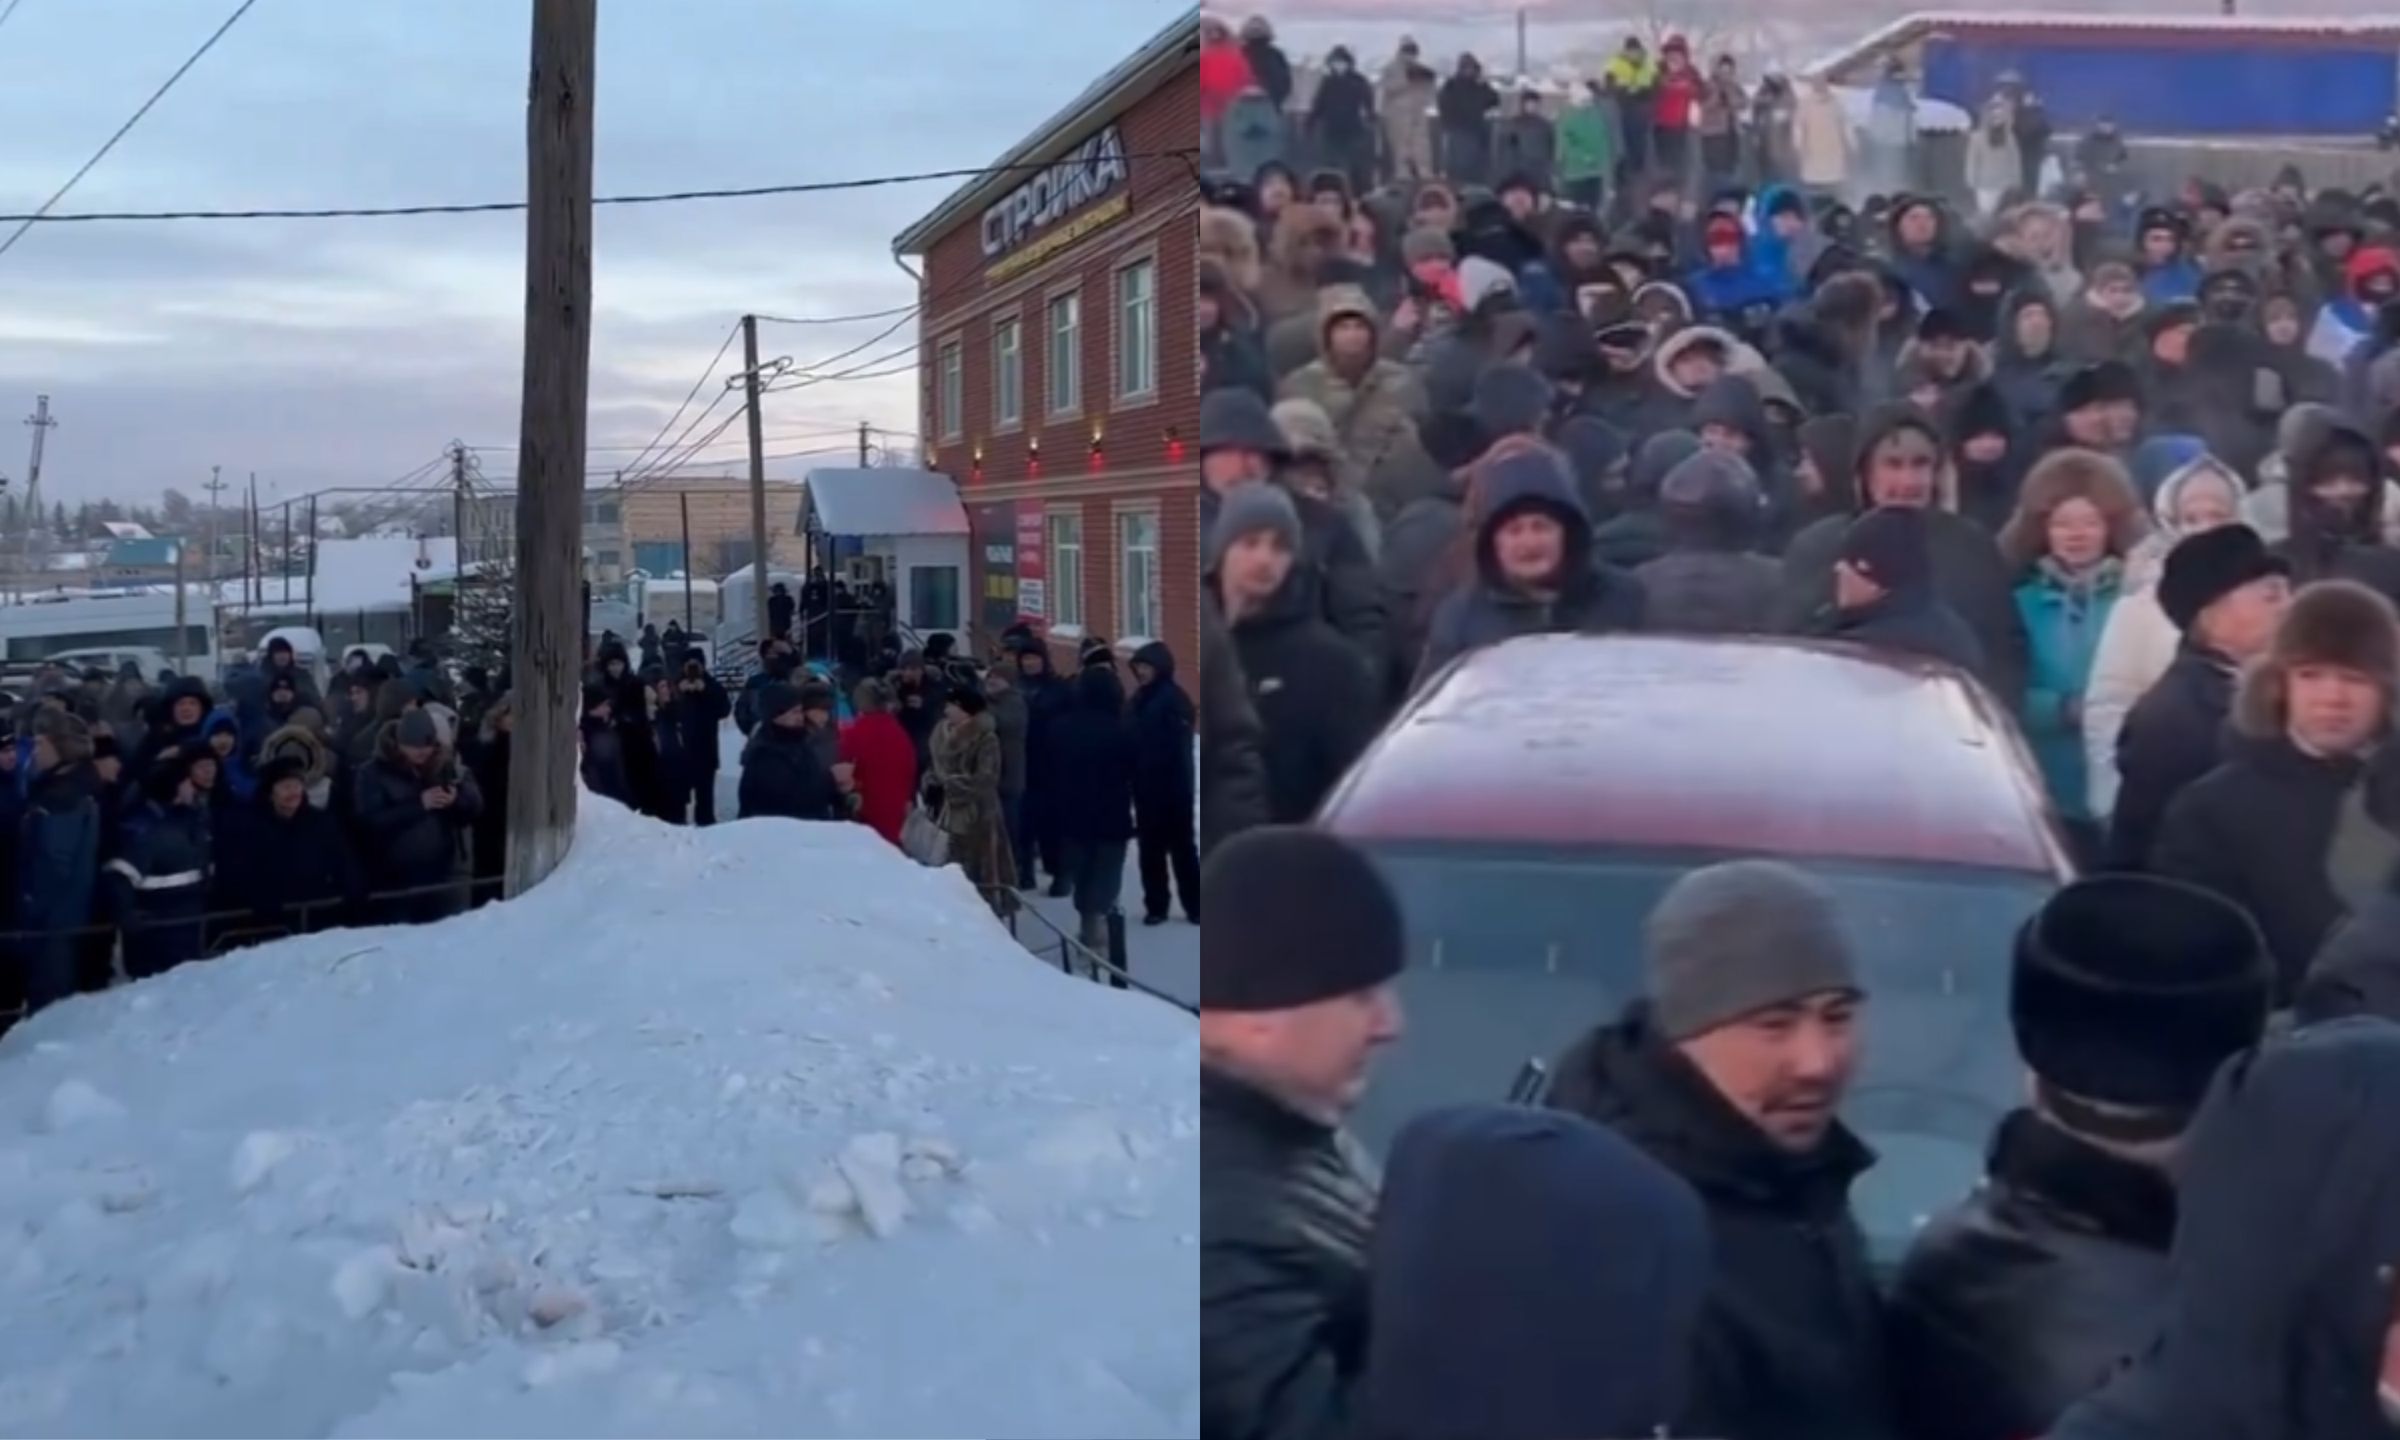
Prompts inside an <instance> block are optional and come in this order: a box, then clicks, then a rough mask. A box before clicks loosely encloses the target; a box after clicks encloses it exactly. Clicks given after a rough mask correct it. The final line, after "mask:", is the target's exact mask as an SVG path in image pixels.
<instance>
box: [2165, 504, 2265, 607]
mask: <svg viewBox="0 0 2400 1440" xmlns="http://www.w3.org/2000/svg"><path fill="white" fill-rule="evenodd" d="M2291 573H2292V566H2291V562H2290V561H2288V560H2285V559H2283V558H2282V557H2281V556H2279V555H2276V554H2274V553H2273V552H2271V551H2269V550H2268V549H2267V542H2266V541H2264V540H2261V539H2260V538H2259V537H2258V532H2257V531H2256V530H2253V529H2251V528H2250V527H2249V526H2247V525H2241V524H2234V525H2219V526H2217V527H2216V528H2215V529H2213V530H2203V531H2201V532H2200V533H2199V534H2197V535H2187V536H2185V537H2184V538H2182V539H2181V540H2178V541H2176V542H2175V544H2174V547H2173V548H2171V549H2169V550H2168V551H2167V559H2166V563H2165V564H2164V565H2163V566H2161V567H2160V569H2159V575H2158V608H2159V609H2160V610H2161V611H2163V612H2165V614H2166V617H2167V619H2168V620H2169V621H2171V622H2173V624H2174V626H2175V628H2176V629H2177V630H2183V631H2188V630H2190V629H2191V628H2192V626H2193V625H2194V624H2195V623H2197V622H2198V621H2199V619H2200V612H2201V611H2203V610H2206V609H2207V608H2208V607H2209V606H2211V605H2213V604H2215V603H2216V602H2217V601H2219V600H2221V599H2223V598H2224V597H2226V596H2227V595H2230V594H2232V593H2233V592H2234V591H2236V590H2239V589H2240V588H2242V587H2243V586H2244V585H2247V584H2249V583H2250V582H2251V581H2253V580H2264V579H2265V578H2267V577H2268V576H2270V575H2289V574H2291Z"/></svg>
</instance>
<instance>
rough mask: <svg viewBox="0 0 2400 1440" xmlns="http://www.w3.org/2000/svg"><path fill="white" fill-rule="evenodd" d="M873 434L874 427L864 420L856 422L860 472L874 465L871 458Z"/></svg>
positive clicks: (873, 445) (873, 443)
mask: <svg viewBox="0 0 2400 1440" xmlns="http://www.w3.org/2000/svg"><path fill="white" fill-rule="evenodd" d="M874 434H875V427H874V426H872V425H869V424H868V423H867V422H866V421H864V420H861V421H859V422H858V468H859V469H861V470H864V469H866V468H867V467H868V466H869V465H872V464H874V463H875V461H874V459H873V457H872V452H873V450H874V448H875V442H874V438H873V437H874Z"/></svg>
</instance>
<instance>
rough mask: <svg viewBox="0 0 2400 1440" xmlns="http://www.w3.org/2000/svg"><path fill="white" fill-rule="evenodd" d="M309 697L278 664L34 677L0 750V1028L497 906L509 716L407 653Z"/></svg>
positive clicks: (263, 661)
mask: <svg viewBox="0 0 2400 1440" xmlns="http://www.w3.org/2000/svg"><path fill="white" fill-rule="evenodd" d="M328 688H330V691H331V693H330V694H321V693H320V686H319V684H318V681H317V678H316V676H315V674H314V673H313V672H312V671H311V670H310V668H308V667H307V666H305V665H302V664H300V663H298V659H297V657H296V656H295V654H294V652H293V650H292V647H291V644H290V643H289V642H288V641H286V640H283V639H282V638H280V637H277V638H275V639H272V640H270V641H269V642H268V644H267V646H266V648H265V650H264V651H263V652H262V653H261V654H260V655H259V657H258V658H257V659H256V660H255V661H254V662H242V663H238V664H236V665H234V666H233V667H231V668H229V669H228V671H227V673H226V675H225V677H224V679H223V681H222V683H221V684H219V685H216V686H211V685H210V684H208V683H207V682H205V681H203V680H202V679H200V678H199V677H197V676H190V675H184V676H178V675H175V674H173V673H171V672H169V673H163V674H161V675H158V676H156V677H144V676H143V675H142V674H141V673H140V672H139V671H138V670H137V669H135V668H134V667H132V666H130V665H128V666H127V667H125V668H124V669H123V670H122V671H120V673H118V674H116V675H109V674H107V673H105V672H102V671H98V670H87V671H84V672H83V673H81V674H80V675H75V674H69V673H67V672H66V671H64V670H62V669H60V668H58V667H56V666H45V667H43V669H42V670H41V671H39V672H38V673H37V674H36V675H35V677H34V679H33V683H32V685H31V687H30V691H29V693H28V695H27V697H26V699H25V700H24V701H23V702H22V703H20V704H19V705H17V706H16V707H15V709H14V713H13V714H11V715H10V716H9V720H10V735H11V738H10V739H9V740H8V741H7V742H6V743H5V744H0V874H6V875H8V876H10V877H11V883H10V884H9V885H8V887H7V889H6V892H5V897H4V899H0V904H4V905H5V907H6V913H5V916H4V917H0V932H5V934H6V941H5V963H0V977H5V990H6V993H0V1023H9V1022H11V1021H13V1020H14V1018H16V1015H17V1014H19V1013H24V1014H30V1013H32V1012H33V1011H36V1010H40V1009H42V1008H43V1007H45V1006H47V1005H51V1004H54V1003H56V1002H57V1001H59V1000H62V999H65V998H66V997H67V996H69V995H72V994H75V993H77V992H82V991H95V990H102V989H106V988H108V987H109V986H110V985H112V984H114V983H117V982H118V981H119V980H139V979H143V978H145V977H147V976H152V975H158V974H162V973H164V972H166V971H168V970H171V969H173V968H174V967H176V966H177V965H181V964H183V963H185V962H187V961H191V960H196V959H200V958H202V957H204V956H207V955H211V954H215V953H218V952H220V951H222V950H224V949H226V948H229V947H232V946H235V945H241V944H249V943H255V942H257V941H261V940H265V939H272V938H277V937H280V936H283V935H288V934H295V933H300V932H303V931H312V930H319V929H325V928H329V927H332V926H337V925H347V924H360V923H400V922H415V921H424V920H433V919H439V918H441V917H443V916H445V915H450V914H455V913H457V912H458V911H460V910H463V909H465V908H467V907H468V906H469V905H470V904H474V903H480V902H482V901H484V900H489V899H494V898H497V896H498V893H499V886H500V882H501V879H502V876H503V874H504V867H505V848H504V847H505V832H504V829H503V823H504V817H505V815H506V811H507V793H508V770H509V743H510V734H511V732H512V730H513V728H514V708H513V706H512V704H511V702H510V699H509V697H508V696H507V695H506V694H505V693H503V692H502V691H500V690H499V689H497V688H495V687H494V686H493V685H492V684H491V683H490V677H488V676H487V675H485V674H484V673H483V672H481V671H480V670H477V669H475V668H474V667H468V668H467V669H466V670H464V671H463V672H462V673H461V674H460V676H459V677H458V678H457V679H455V680H454V679H453V678H452V677H450V676H449V675H447V674H446V673H445V672H444V671H443V670H442V668H441V667H440V666H438V665H437V664H436V663H435V662H434V660H433V657H432V655H431V653H430V652H429V651H428V650H426V649H425V648H424V647H423V646H418V647H415V648H413V649H412V650H411V652H410V655H409V656H408V658H407V659H406V660H405V661H403V660H402V659H400V658H399V657H395V656H388V655H387V656H385V657H383V659H382V660H380V661H370V659H369V658H368V657H367V655H366V654H365V653H364V652H353V653H352V655H351V656H350V658H349V660H348V661H347V663H346V666H345V668H344V669H343V670H342V671H341V672H340V673H338V674H337V675H335V676H333V677H332V682H331V685H330V687H328Z"/></svg>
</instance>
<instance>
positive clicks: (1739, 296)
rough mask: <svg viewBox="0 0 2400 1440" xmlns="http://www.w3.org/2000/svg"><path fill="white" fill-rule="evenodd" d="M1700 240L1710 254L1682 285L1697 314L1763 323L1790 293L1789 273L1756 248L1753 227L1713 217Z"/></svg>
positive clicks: (1749, 325)
mask: <svg viewBox="0 0 2400 1440" xmlns="http://www.w3.org/2000/svg"><path fill="white" fill-rule="evenodd" d="M1700 240H1701V249H1702V252H1703V254H1704V256H1705V257H1706V258H1705V259H1704V260H1703V261H1702V263H1701V265H1700V268H1699V269H1697V270H1694V271H1693V272H1692V273H1691V276H1690V278H1689V279H1687V280H1686V281H1685V282H1684V287H1683V288H1684V290H1685V291H1686V292H1687V293H1688V294H1690V296H1691V297H1692V305H1693V308H1694V309H1696V310H1698V311H1699V318H1700V319H1702V320H1709V321H1715V322H1717V323H1720V324H1727V325H1732V326H1736V327H1738V328H1743V329H1757V328H1763V326H1764V321H1765V320H1766V319H1767V318H1768V317H1769V316H1771V315H1772V313H1773V312H1774V310H1775V309H1776V308H1777V307H1778V306H1780V305H1782V304H1783V303H1784V302H1785V301H1786V300H1789V299H1790V298H1791V296H1792V283H1791V279H1790V277H1789V276H1786V275H1779V274H1777V273H1776V272H1775V271H1774V270H1773V269H1772V268H1770V267H1769V266H1768V265H1767V264H1765V263H1763V262H1762V261H1761V260H1760V259H1759V258H1758V256H1757V255H1755V254H1754V253H1753V251H1752V246H1751V244H1750V235H1749V232H1748V231H1746V230H1744V229H1743V228H1742V222H1741V221H1740V220H1738V219H1736V218H1735V217H1733V216H1731V215H1714V216H1711V217H1709V221H1708V223H1707V225H1706V226H1704V227H1703V228H1702V230H1701V232H1700ZM1754 322H1756V323H1754Z"/></svg>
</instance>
